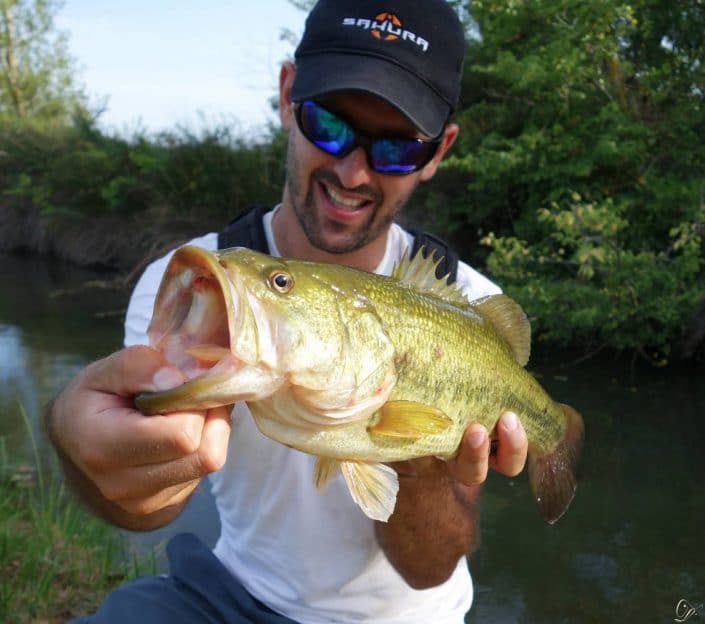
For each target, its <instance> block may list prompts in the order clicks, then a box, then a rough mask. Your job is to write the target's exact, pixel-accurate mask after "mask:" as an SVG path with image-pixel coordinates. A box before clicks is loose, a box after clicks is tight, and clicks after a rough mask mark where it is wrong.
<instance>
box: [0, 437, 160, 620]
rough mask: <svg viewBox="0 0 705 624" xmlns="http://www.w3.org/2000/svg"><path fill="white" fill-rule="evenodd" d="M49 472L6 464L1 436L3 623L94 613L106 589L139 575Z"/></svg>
mask: <svg viewBox="0 0 705 624" xmlns="http://www.w3.org/2000/svg"><path fill="white" fill-rule="evenodd" d="M49 472H50V471H46V474H45V475H44V476H43V474H42V472H40V471H38V470H37V469H36V468H35V467H34V466H30V465H27V464H21V463H12V462H11V461H10V460H8V454H7V449H6V448H5V445H4V439H2V438H0V577H1V578H2V583H0V621H2V622H13V623H16V624H24V623H25V622H27V623H29V622H46V623H52V624H53V623H54V622H56V623H59V622H66V621H67V620H69V619H71V618H73V617H76V616H78V615H82V614H86V613H90V612H92V611H94V610H95V609H96V608H97V606H98V605H99V604H100V602H101V601H102V599H103V598H104V596H105V594H106V593H107V592H108V591H109V590H110V589H111V588H113V587H114V586H116V585H118V584H119V583H122V582H124V581H125V580H127V579H129V578H133V577H134V576H137V575H138V574H139V573H140V564H139V563H138V562H137V561H134V560H132V561H128V560H127V558H126V557H125V555H124V553H123V548H124V547H123V546H122V544H121V543H120V542H119V541H118V539H119V538H118V536H117V534H116V533H115V531H114V529H112V528H111V527H109V526H108V525H107V524H105V523H104V522H102V521H100V520H98V519H96V518H95V517H94V516H91V515H90V514H89V513H88V512H87V511H85V510H84V509H83V508H82V507H81V506H80V505H79V504H78V503H77V502H76V501H75V500H73V499H72V498H71V496H70V495H69V494H68V493H67V492H66V490H65V488H64V486H63V485H62V484H61V483H60V482H59V481H57V480H56V479H55V478H52V477H49V476H47V475H48V474H49ZM144 567H145V566H142V568H144ZM147 567H148V566H147ZM149 571H150V570H149V569H147V570H145V569H142V572H149Z"/></svg>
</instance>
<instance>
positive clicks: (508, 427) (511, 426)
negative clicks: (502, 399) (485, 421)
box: [502, 412, 519, 432]
mask: <svg viewBox="0 0 705 624" xmlns="http://www.w3.org/2000/svg"><path fill="white" fill-rule="evenodd" d="M518 426H519V420H518V419H517V415H516V414H515V413H514V412H505V413H504V414H503V415H502V427H504V430H505V431H509V432H511V431H516V428H517V427H518Z"/></svg>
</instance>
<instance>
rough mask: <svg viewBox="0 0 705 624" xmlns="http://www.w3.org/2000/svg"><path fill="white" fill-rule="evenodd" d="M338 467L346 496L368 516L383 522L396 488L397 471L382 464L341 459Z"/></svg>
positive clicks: (389, 513) (392, 507) (394, 502)
mask: <svg viewBox="0 0 705 624" xmlns="http://www.w3.org/2000/svg"><path fill="white" fill-rule="evenodd" d="M340 468H341V470H342V472H343V477H345V483H347V485H348V489H349V490H350V495H351V496H352V498H353V500H354V501H355V502H356V503H357V504H358V505H359V506H360V509H362V511H363V512H364V514H365V515H366V516H367V517H368V518H372V519H373V520H379V521H380V522H387V520H388V519H389V516H391V515H392V512H393V511H394V505H395V504H396V502H397V492H398V491H399V479H398V477H397V473H396V472H395V471H394V470H393V469H392V468H390V467H389V466H386V465H385V464H375V463H369V462H359V461H343V462H341V463H340Z"/></svg>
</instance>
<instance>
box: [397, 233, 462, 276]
mask: <svg viewBox="0 0 705 624" xmlns="http://www.w3.org/2000/svg"><path fill="white" fill-rule="evenodd" d="M409 233H410V234H412V235H413V237H414V246H413V247H412V248H411V257H412V258H413V257H414V256H415V255H416V253H417V252H418V250H419V249H423V252H422V253H423V255H424V258H428V254H429V253H433V258H434V260H438V258H442V260H441V261H440V263H439V264H438V266H437V267H436V277H437V278H438V279H441V278H443V277H445V276H446V275H447V276H448V283H449V284H452V283H453V282H455V280H456V279H457V277H458V254H457V253H455V252H454V251H453V250H452V249H451V248H450V247H449V246H448V243H446V242H445V241H444V240H442V239H440V238H438V237H437V236H434V235H433V234H429V233H428V232H422V231H420V230H409Z"/></svg>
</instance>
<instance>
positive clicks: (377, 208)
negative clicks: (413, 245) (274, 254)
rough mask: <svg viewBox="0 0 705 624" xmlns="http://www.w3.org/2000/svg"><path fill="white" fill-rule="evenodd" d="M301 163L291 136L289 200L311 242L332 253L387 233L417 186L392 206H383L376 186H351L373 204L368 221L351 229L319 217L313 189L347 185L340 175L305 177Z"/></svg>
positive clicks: (317, 173) (321, 172)
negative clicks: (334, 236)
mask: <svg viewBox="0 0 705 624" xmlns="http://www.w3.org/2000/svg"><path fill="white" fill-rule="evenodd" d="M299 162H300V160H299V158H298V157H297V155H296V154H295V148H294V141H293V140H291V137H290V140H289V145H288V151H287V179H286V185H287V188H288V192H289V200H290V201H291V204H292V207H293V209H294V213H295V214H296V217H297V219H298V220H299V223H300V224H301V228H302V229H303V231H304V234H305V235H306V238H307V239H308V242H309V243H310V244H311V245H312V246H313V247H315V248H316V249H320V250H321V251H325V252H327V253H330V254H345V253H350V252H353V251H357V250H358V249H361V248H363V247H365V245H367V244H369V243H370V242H372V241H374V240H376V239H377V238H379V237H380V236H382V235H383V234H385V233H386V232H387V230H388V228H389V226H390V224H391V223H392V222H393V221H394V219H395V217H396V216H397V215H398V214H399V212H400V211H401V209H402V207H403V206H404V204H406V202H407V200H408V199H409V196H410V195H411V193H412V192H413V189H414V188H415V187H416V185H414V186H413V188H412V189H411V191H409V192H408V193H406V194H405V195H404V196H402V197H400V198H398V199H397V201H395V202H394V204H393V206H392V208H391V209H383V207H384V196H383V194H382V192H381V191H380V190H379V189H378V188H376V187H373V186H371V185H362V186H358V187H356V188H354V189H350V190H351V191H354V192H358V193H362V194H365V195H367V196H369V197H370V198H371V200H372V202H373V204H374V207H373V209H372V210H370V211H369V215H368V217H367V218H366V219H365V221H364V222H363V223H360V224H358V225H356V226H355V228H351V227H350V226H349V225H347V224H345V223H339V222H336V221H329V220H326V221H325V222H323V217H321V216H319V214H318V212H317V211H316V205H315V197H314V189H315V188H316V185H317V182H318V181H324V182H326V183H328V184H330V185H332V186H335V187H337V188H341V189H342V188H345V187H344V186H343V184H342V183H341V182H340V179H339V178H338V176H337V175H336V174H335V173H333V172H332V171H330V170H328V169H323V168H320V169H316V170H314V171H313V172H312V173H311V174H310V176H309V177H308V179H307V180H306V179H305V178H304V174H302V173H301V169H300V167H299ZM366 209H367V208H366ZM327 233H329V234H333V235H338V236H336V239H335V241H333V240H329V237H328V236H326V234H327ZM342 234H346V236H345V237H344V238H343V239H341V237H340V235H342Z"/></svg>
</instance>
